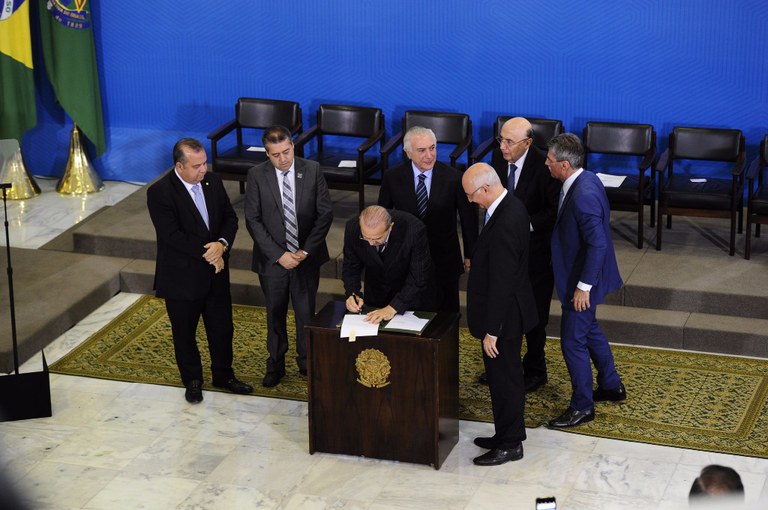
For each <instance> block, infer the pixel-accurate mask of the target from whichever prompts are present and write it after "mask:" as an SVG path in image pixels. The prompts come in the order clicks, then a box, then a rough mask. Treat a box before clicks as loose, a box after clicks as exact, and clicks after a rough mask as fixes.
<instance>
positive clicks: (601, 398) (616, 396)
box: [592, 383, 627, 402]
mask: <svg viewBox="0 0 768 510" xmlns="http://www.w3.org/2000/svg"><path fill="white" fill-rule="evenodd" d="M592 400H594V401H595V402H607V401H610V402H621V401H622V400H627V390H626V388H624V383H619V387H618V388H614V389H612V390H606V389H604V388H600V387H598V388H597V389H596V390H595V391H593V392H592Z"/></svg>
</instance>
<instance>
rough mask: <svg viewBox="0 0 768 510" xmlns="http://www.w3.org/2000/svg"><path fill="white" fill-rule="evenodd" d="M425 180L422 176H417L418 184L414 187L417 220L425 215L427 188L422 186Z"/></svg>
mask: <svg viewBox="0 0 768 510" xmlns="http://www.w3.org/2000/svg"><path fill="white" fill-rule="evenodd" d="M426 178H427V176H426V175H424V174H421V175H419V184H418V185H416V208H417V209H418V211H419V218H422V219H424V215H426V214H427V198H428V197H427V186H426V184H424V179H426Z"/></svg>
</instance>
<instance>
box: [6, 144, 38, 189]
mask: <svg viewBox="0 0 768 510" xmlns="http://www.w3.org/2000/svg"><path fill="white" fill-rule="evenodd" d="M0 182H10V183H11V185H12V186H11V189H10V190H8V194H7V195H6V196H7V197H8V199H9V200H24V199H25V198H33V197H36V196H37V195H39V194H40V187H39V186H38V185H37V183H36V182H35V179H34V178H33V177H32V176H31V175H29V172H27V167H26V165H24V158H23V157H22V156H21V147H17V148H16V150H15V151H13V155H12V156H11V157H10V158H9V159H8V161H7V162H6V164H5V166H4V167H3V169H2V172H0Z"/></svg>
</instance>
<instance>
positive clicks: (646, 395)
mask: <svg viewBox="0 0 768 510" xmlns="http://www.w3.org/2000/svg"><path fill="white" fill-rule="evenodd" d="M234 320H235V338H234V350H235V366H234V368H235V373H236V374H237V375H238V377H240V378H241V379H243V380H245V381H247V382H249V383H251V384H252V385H253V386H254V392H255V393H254V394H256V395H261V396H267V397H276V398H286V399H294V400H306V399H307V385H306V381H305V379H304V378H302V377H301V376H300V375H299V373H298V370H296V369H295V367H294V366H293V363H292V360H290V359H289V360H288V363H287V365H288V374H287V375H286V377H284V378H283V380H282V381H281V383H280V384H279V385H278V386H276V387H275V388H264V387H262V386H261V379H262V377H263V375H264V367H265V360H266V358H267V350H266V343H265V336H266V318H265V311H264V309H263V308H257V307H249V306H235V307H234ZM292 321H293V319H292V317H289V336H291V337H292V336H293V331H290V328H292ZM198 341H199V342H201V346H200V347H201V348H200V351H201V353H202V355H203V356H204V357H205V358H206V360H205V361H204V362H203V366H207V365H209V364H210V363H209V362H208V360H207V354H208V351H207V347H206V344H205V343H204V342H205V331H204V330H203V328H202V326H201V327H200V328H199V330H198ZM292 351H294V347H292V346H291V347H289V351H288V352H289V354H288V357H290V355H291V352H292ZM613 352H614V356H615V358H616V366H617V368H618V370H619V373H620V374H621V377H622V380H623V381H624V384H625V385H626V388H627V394H628V399H627V400H626V401H625V402H623V403H618V404H617V403H598V404H597V405H596V414H597V417H596V419H595V420H594V421H592V422H590V423H588V424H586V425H584V426H581V427H578V428H576V429H573V430H569V431H568V432H572V433H577V434H585V435H590V436H599V437H607V438H614V439H621V440H628V441H638V442H643V443H652V444H659V445H666V446H677V447H684V448H691V449H698V450H706V451H713V452H720V453H733V454H738V455H749V456H753V457H763V458H768V409H767V408H766V407H767V406H766V396H767V394H768V361H765V360H757V359H746V358H737V357H733V356H718V355H710V354H700V353H690V352H677V351H668V350H661V349H653V348H644V347H632V346H625V345H614V346H613ZM459 353H460V354H459V356H460V363H459V378H460V390H459V399H460V412H461V418H462V419H465V420H476V421H488V422H490V421H492V413H491V403H490V396H489V394H488V388H487V387H486V386H482V385H480V384H478V383H477V382H476V380H477V376H478V374H480V373H481V372H482V371H483V363H482V357H481V353H480V345H479V342H478V341H477V340H475V339H473V338H472V337H471V336H470V335H469V332H468V331H467V330H466V329H461V330H460V338H459ZM547 361H548V370H549V383H548V384H546V385H545V386H544V387H542V388H541V389H540V390H539V391H537V392H535V393H533V394H531V395H528V398H527V403H526V416H525V420H526V425H527V426H528V427H538V426H541V425H543V424H545V423H546V422H547V421H548V420H549V419H551V418H553V417H554V416H556V415H558V414H559V413H560V412H561V411H562V410H564V409H565V408H566V407H567V405H568V399H569V397H570V383H569V379H568V373H567V370H566V367H565V364H564V362H563V358H562V355H561V353H560V345H559V341H558V340H557V339H550V340H549V341H548V342H547ZM50 370H51V371H52V372H56V373H59V374H68V375H77V376H86V377H98V378H103V379H115V380H121V381H131V382H141V383H151V384H165V385H171V386H181V382H180V379H179V375H178V372H177V370H176V365H175V362H174V355H173V343H172V341H171V326H170V322H169V321H168V317H167V315H166V313H165V304H164V303H163V301H162V300H161V299H157V298H154V297H152V296H144V297H142V298H141V299H139V300H138V301H137V302H136V303H134V304H133V305H132V306H131V307H130V308H129V309H127V310H126V311H125V312H123V313H122V314H121V315H120V316H119V317H117V318H116V319H115V320H113V321H112V322H111V323H110V324H108V325H107V326H105V327H104V328H103V329H102V330H101V331H99V332H97V333H95V334H94V335H93V336H91V337H90V338H89V339H87V340H86V341H85V342H83V343H82V344H81V345H80V346H79V347H77V348H76V349H74V350H73V351H71V352H70V353H69V354H67V355H66V356H65V357H64V358H62V359H61V360H59V361H57V362H56V363H54V364H53V365H51V367H50ZM205 377H206V381H210V380H211V378H210V374H209V373H206V376H205ZM206 390H209V391H210V390H213V388H212V387H211V385H210V384H208V385H206Z"/></svg>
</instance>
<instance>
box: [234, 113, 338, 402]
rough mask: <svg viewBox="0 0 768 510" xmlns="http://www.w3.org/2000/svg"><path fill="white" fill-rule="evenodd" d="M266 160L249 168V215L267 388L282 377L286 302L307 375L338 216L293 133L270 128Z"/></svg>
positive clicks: (265, 138) (314, 166)
mask: <svg viewBox="0 0 768 510" xmlns="http://www.w3.org/2000/svg"><path fill="white" fill-rule="evenodd" d="M262 142H263V143H264V149H266V152H267V157H268V158H269V159H268V160H267V161H265V162H263V163H260V164H258V165H256V166H254V167H253V168H251V169H250V170H248V187H247V188H246V189H245V220H246V226H247V227H248V232H249V233H250V234H251V237H252V238H253V261H252V264H251V269H252V270H253V271H254V272H256V273H258V274H259V283H260V284H261V289H262V291H263V292H264V298H265V300H266V302H267V303H266V304H267V350H268V351H269V358H267V372H266V375H265V376H264V380H263V381H262V385H263V386H264V387H266V388H271V387H273V386H276V385H277V384H278V383H279V382H280V379H281V378H282V377H283V376H285V354H286V352H287V351H288V332H287V328H286V316H287V314H288V302H289V300H290V302H291V304H292V305H293V312H294V315H295V317H296V364H297V365H298V369H299V374H300V375H307V348H306V340H305V338H304V325H305V324H307V323H309V321H310V319H311V318H312V316H313V315H314V314H315V297H316V295H317V287H318V285H319V283H320V266H321V265H323V264H324V263H325V262H327V261H328V260H329V259H330V257H329V255H328V246H327V245H326V243H325V236H326V235H327V234H328V230H329V229H330V228H331V222H332V221H333V208H332V205H331V196H330V194H329V193H328V185H327V184H326V182H325V177H323V173H322V171H321V170H320V165H319V164H318V163H317V162H316V161H309V160H306V159H303V158H297V157H295V156H294V150H293V140H292V139H291V133H290V131H288V130H287V129H286V128H285V127H283V126H273V127H270V128H269V129H267V130H266V131H264V135H263V136H262Z"/></svg>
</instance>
